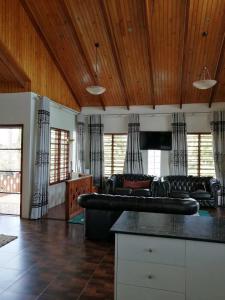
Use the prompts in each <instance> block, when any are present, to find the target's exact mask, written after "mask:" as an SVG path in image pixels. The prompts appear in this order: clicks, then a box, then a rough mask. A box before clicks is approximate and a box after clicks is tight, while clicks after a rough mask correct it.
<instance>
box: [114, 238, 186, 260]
mask: <svg viewBox="0 0 225 300" xmlns="http://www.w3.org/2000/svg"><path fill="white" fill-rule="evenodd" d="M117 239H118V240H117V242H118V243H117V245H118V249H117V250H118V258H119V259H126V260H134V261H145V262H153V263H160V264H169V265H176V266H184V265H185V241H184V240H176V239H168V238H158V237H149V236H138V235H125V234H117Z"/></svg>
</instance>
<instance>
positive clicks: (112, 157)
mask: <svg viewBox="0 0 225 300" xmlns="http://www.w3.org/2000/svg"><path fill="white" fill-rule="evenodd" d="M105 135H108V136H112V149H111V154H112V155H111V169H112V170H111V171H112V173H111V174H110V175H105V177H107V178H108V177H110V176H111V175H112V174H114V168H115V167H114V164H113V161H114V136H115V135H125V136H126V137H127V136H128V133H121V132H120V133H104V136H105ZM103 144H104V143H103ZM104 168H105V166H104Z"/></svg>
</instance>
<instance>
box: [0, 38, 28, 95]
mask: <svg viewBox="0 0 225 300" xmlns="http://www.w3.org/2000/svg"><path fill="white" fill-rule="evenodd" d="M0 60H1V61H2V62H3V64H4V65H5V66H6V68H7V69H8V70H9V71H10V73H11V74H12V75H13V77H14V78H15V79H16V81H17V83H18V84H19V85H20V86H21V87H23V88H24V90H26V91H30V89H31V82H30V79H29V77H28V76H27V75H26V73H25V72H24V71H23V69H22V68H21V66H20V65H19V64H18V63H17V61H16V60H15V59H14V57H13V56H12V55H11V53H10V52H9V50H8V49H7V48H6V47H5V45H4V44H3V43H2V42H1V41H0Z"/></svg>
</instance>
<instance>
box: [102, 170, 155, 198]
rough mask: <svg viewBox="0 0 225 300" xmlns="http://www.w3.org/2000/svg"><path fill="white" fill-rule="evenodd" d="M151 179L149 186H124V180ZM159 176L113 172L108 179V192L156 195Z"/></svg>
mask: <svg viewBox="0 0 225 300" xmlns="http://www.w3.org/2000/svg"><path fill="white" fill-rule="evenodd" d="M125 181H130V182H140V181H142V182H143V181H149V185H148V187H145V188H135V189H133V188H131V187H124V182H125ZM156 182H157V177H156V176H150V175H143V174H113V175H111V177H110V178H108V179H107V181H106V191H105V192H106V194H113V195H133V196H155V193H156V188H157V183H156Z"/></svg>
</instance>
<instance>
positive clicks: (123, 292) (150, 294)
mask: <svg viewBox="0 0 225 300" xmlns="http://www.w3.org/2000/svg"><path fill="white" fill-rule="evenodd" d="M116 300H185V295H184V294H178V293H172V292H167V291H161V290H154V289H149V288H143V287H136V286H130V285H124V284H118V286H117V297H116Z"/></svg>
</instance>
